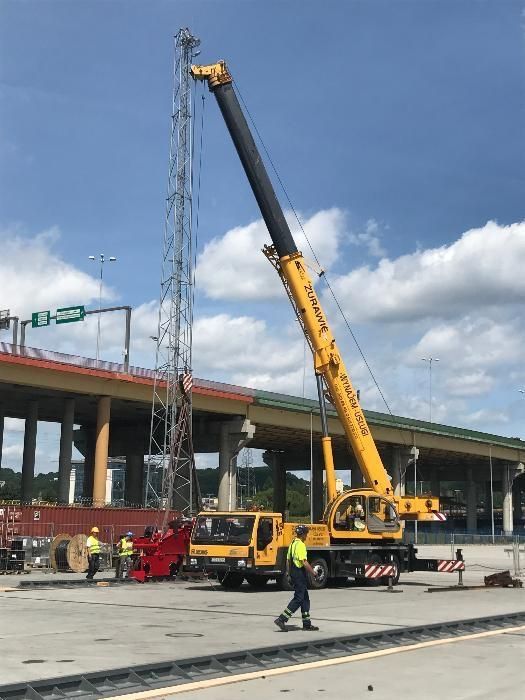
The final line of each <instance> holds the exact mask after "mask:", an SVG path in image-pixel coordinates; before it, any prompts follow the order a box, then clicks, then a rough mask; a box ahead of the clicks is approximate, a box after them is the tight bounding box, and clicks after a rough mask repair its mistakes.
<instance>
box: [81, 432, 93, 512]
mask: <svg viewBox="0 0 525 700" xmlns="http://www.w3.org/2000/svg"><path fill="white" fill-rule="evenodd" d="M83 430H84V433H85V435H86V449H85V454H84V474H83V477H82V502H83V503H84V504H87V503H88V502H89V503H91V502H92V500H93V473H94V471H95V430H94V428H91V427H89V428H88V427H86V426H84V428H83Z"/></svg>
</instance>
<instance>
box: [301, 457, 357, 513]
mask: <svg viewBox="0 0 525 700" xmlns="http://www.w3.org/2000/svg"><path fill="white" fill-rule="evenodd" d="M358 471H359V470H358ZM360 473H361V472H359V474H360ZM323 474H324V462H323V457H322V455H321V454H319V455H318V456H317V458H315V456H314V462H313V469H312V483H311V484H310V503H311V511H312V512H311V516H312V522H314V523H320V522H321V519H322V517H323V511H324V502H325V490H324V486H323ZM352 476H353V472H352Z"/></svg>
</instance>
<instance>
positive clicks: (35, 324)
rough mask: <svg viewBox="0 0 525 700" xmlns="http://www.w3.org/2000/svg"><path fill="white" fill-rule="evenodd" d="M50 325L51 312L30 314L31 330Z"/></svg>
mask: <svg viewBox="0 0 525 700" xmlns="http://www.w3.org/2000/svg"><path fill="white" fill-rule="evenodd" d="M50 323H51V311H35V312H34V313H32V314H31V328H40V326H49V324H50Z"/></svg>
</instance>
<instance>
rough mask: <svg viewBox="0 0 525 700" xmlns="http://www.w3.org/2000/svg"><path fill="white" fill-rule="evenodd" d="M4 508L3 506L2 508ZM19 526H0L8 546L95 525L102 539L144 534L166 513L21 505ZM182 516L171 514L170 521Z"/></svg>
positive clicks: (129, 509) (73, 532)
mask: <svg viewBox="0 0 525 700" xmlns="http://www.w3.org/2000/svg"><path fill="white" fill-rule="evenodd" d="M0 507H1V506H0ZM17 511H18V513H20V514H19V515H18V513H17V519H16V525H11V526H8V524H7V523H6V522H5V521H4V523H0V540H1V539H3V540H4V542H3V543H2V544H3V546H4V547H5V546H6V544H7V543H9V544H10V543H11V541H12V540H13V539H14V538H16V539H17V540H20V538H26V537H51V538H52V537H55V536H56V535H58V534H59V533H61V532H65V533H68V534H70V535H78V534H80V533H85V534H86V535H88V534H89V532H90V530H91V528H92V527H94V526H95V525H96V526H97V527H98V528H99V530H100V539H101V540H102V541H104V542H109V541H114V539H115V538H117V537H118V535H119V534H120V533H123V532H127V531H128V530H131V531H132V532H133V533H134V534H142V533H143V531H144V528H145V527H147V526H148V525H153V526H155V527H158V528H160V527H161V526H162V522H163V520H164V515H165V513H164V511H157V510H152V509H145V508H85V507H83V506H21V507H17ZM178 515H180V514H179V513H177V512H176V511H170V512H169V514H168V521H169V520H174V519H175V518H177V516H178Z"/></svg>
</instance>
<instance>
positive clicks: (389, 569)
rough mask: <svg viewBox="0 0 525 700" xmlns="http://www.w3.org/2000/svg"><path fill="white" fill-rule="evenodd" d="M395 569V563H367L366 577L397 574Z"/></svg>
mask: <svg viewBox="0 0 525 700" xmlns="http://www.w3.org/2000/svg"><path fill="white" fill-rule="evenodd" d="M395 569H396V567H395V566H394V564H365V578H382V577H383V576H395V574H396V571H395Z"/></svg>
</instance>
